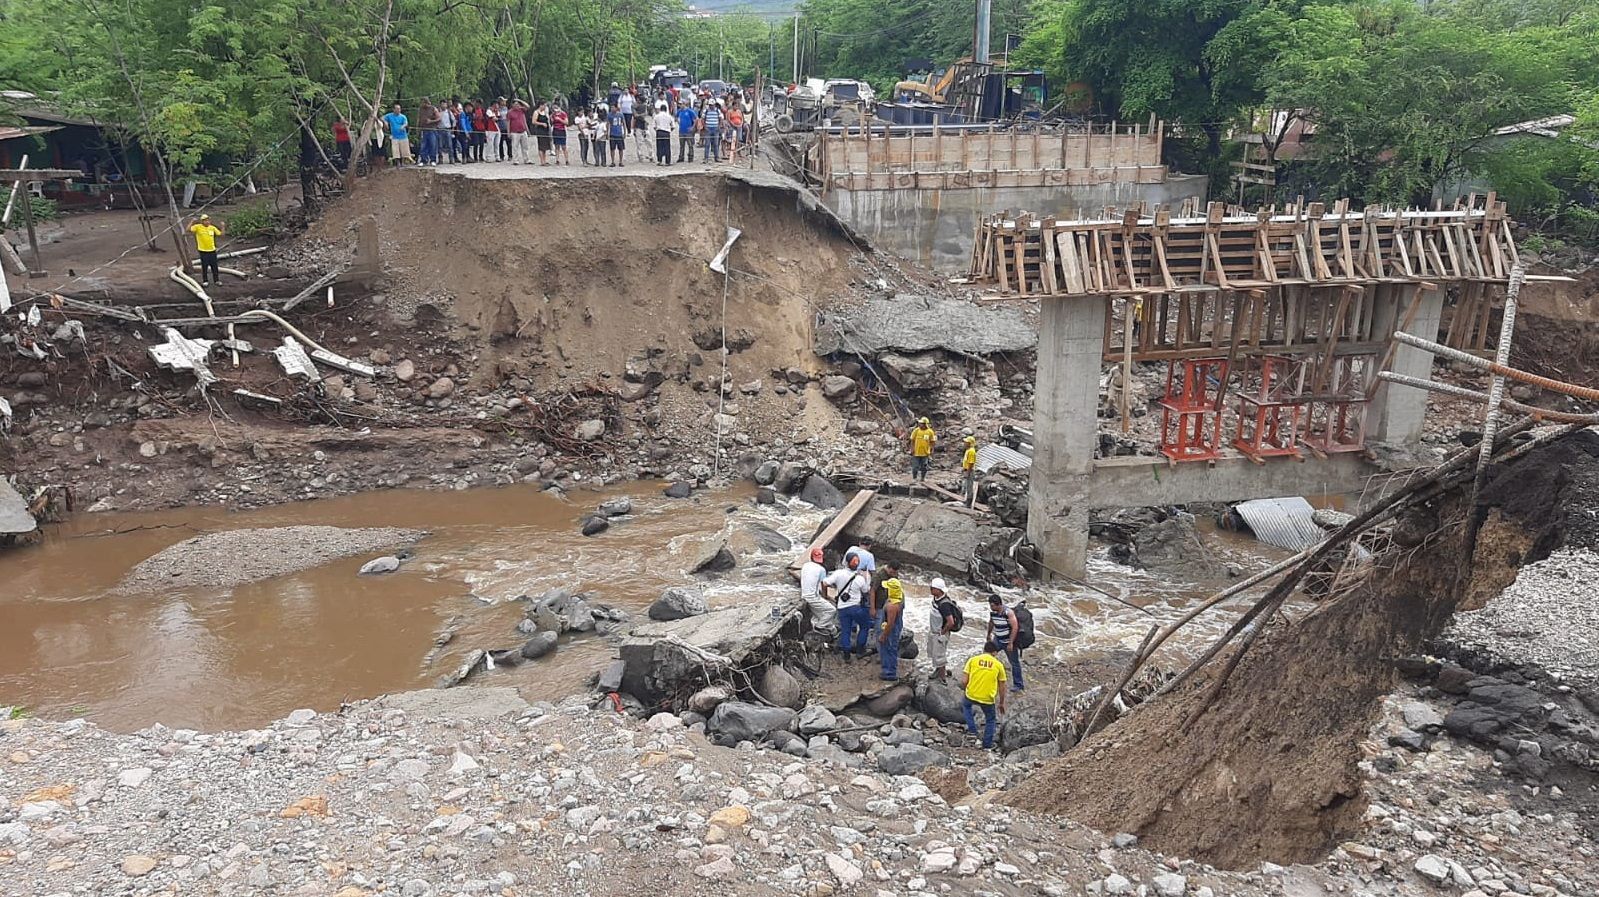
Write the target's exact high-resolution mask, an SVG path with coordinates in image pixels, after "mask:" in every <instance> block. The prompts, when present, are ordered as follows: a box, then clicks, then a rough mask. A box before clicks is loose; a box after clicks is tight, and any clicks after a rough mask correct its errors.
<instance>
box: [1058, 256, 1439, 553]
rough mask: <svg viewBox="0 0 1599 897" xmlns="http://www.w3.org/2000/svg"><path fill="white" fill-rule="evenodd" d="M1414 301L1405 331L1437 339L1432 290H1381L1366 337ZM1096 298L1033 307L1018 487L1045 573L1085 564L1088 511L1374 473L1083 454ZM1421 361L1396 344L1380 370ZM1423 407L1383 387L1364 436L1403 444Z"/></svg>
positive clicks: (1097, 332)
mask: <svg viewBox="0 0 1599 897" xmlns="http://www.w3.org/2000/svg"><path fill="white" fill-rule="evenodd" d="M1418 290H1419V291H1420V292H1419V300H1420V302H1421V305H1419V306H1418V307H1417V309H1416V312H1415V314H1414V315H1412V316H1410V317H1411V322H1410V324H1409V326H1408V327H1407V328H1406V329H1407V330H1408V332H1410V333H1414V334H1416V335H1418V336H1423V337H1426V338H1427V339H1437V337H1438V326H1439V320H1440V318H1441V317H1442V312H1443V292H1442V291H1441V290H1436V289H1422V288H1421V287H1419V286H1416V285H1409V284H1402V285H1395V284H1385V285H1382V286H1381V288H1379V290H1378V293H1377V302H1376V305H1375V308H1374V309H1373V311H1374V313H1375V315H1376V316H1377V320H1376V329H1375V334H1376V335H1378V336H1380V337H1384V338H1385V337H1386V336H1387V335H1389V334H1391V333H1393V331H1394V330H1395V329H1397V326H1398V324H1400V323H1402V322H1403V316H1404V314H1405V309H1406V308H1407V307H1408V305H1409V301H1410V297H1411V296H1414V295H1418V294H1417V291H1418ZM1107 310H1108V303H1107V302H1106V301H1105V300H1104V299H1102V298H1099V297H1076V298H1047V299H1044V300H1043V308H1042V314H1041V320H1040V323H1039V339H1038V375H1037V383H1036V388H1035V391H1034V397H1033V401H1034V412H1033V413H1034V417H1033V468H1032V476H1031V480H1030V486H1029V491H1028V509H1029V510H1028V519H1027V535H1028V538H1029V539H1030V540H1031V541H1032V542H1033V544H1035V545H1037V546H1038V548H1039V551H1040V554H1041V556H1042V559H1043V562H1044V564H1045V566H1046V567H1047V568H1049V569H1051V570H1054V571H1056V572H1058V573H1060V574H1064V575H1066V576H1069V577H1074V578H1079V579H1080V578H1082V577H1083V576H1084V574H1085V565H1086V563H1087V560H1088V517H1089V512H1090V511H1093V510H1099V509H1107V508H1136V507H1148V506H1155V505H1174V504H1187V503H1190V502H1222V501H1245V500H1248V499H1253V498H1277V497H1283V496H1290V495H1318V494H1334V493H1344V492H1355V491H1359V490H1361V489H1363V488H1364V487H1365V485H1366V482H1367V479H1368V478H1369V477H1370V476H1371V475H1372V474H1374V473H1376V472H1377V469H1376V468H1375V467H1374V466H1373V465H1371V464H1370V463H1369V462H1367V461H1366V460H1365V458H1364V457H1362V456H1361V455H1360V454H1359V453H1344V454H1336V455H1331V456H1329V457H1327V458H1325V459H1318V458H1316V457H1315V456H1313V455H1310V454H1308V453H1307V454H1306V456H1305V458H1304V459H1303V460H1293V459H1289V458H1273V459H1269V460H1268V461H1267V463H1265V464H1256V463H1255V462H1253V461H1251V460H1249V459H1248V458H1244V457H1241V456H1240V457H1227V458H1222V459H1220V460H1218V461H1216V462H1214V463H1208V464H1207V463H1187V464H1175V465H1174V464H1171V463H1169V462H1168V461H1167V460H1166V459H1165V458H1148V457H1117V458H1105V459H1100V460H1097V461H1096V460H1095V459H1094V450H1095V448H1096V446H1097V443H1098V439H1099V426H1098V424H1099V418H1098V409H1099V378H1100V374H1101V372H1102V369H1103V360H1102V359H1103V353H1104V335H1105V316H1106V314H1107ZM1431 366H1432V356H1431V355H1429V354H1428V353H1426V352H1423V351H1421V350H1419V349H1412V348H1410V347H1408V346H1403V345H1400V346H1398V347H1397V349H1396V351H1395V353H1394V357H1393V361H1392V363H1391V364H1390V365H1389V367H1390V369H1391V370H1394V371H1398V372H1400V373H1405V374H1410V375H1412V376H1416V377H1426V376H1428V375H1429V372H1430V370H1431ZM1426 409H1427V402H1426V396H1425V394H1423V393H1422V392H1421V391H1420V390H1414V389H1401V388H1394V387H1392V385H1391V384H1390V385H1385V386H1384V387H1383V388H1381V389H1378V390H1376V391H1375V393H1374V398H1373V401H1372V403H1371V407H1370V408H1369V410H1368V412H1367V425H1368V428H1367V434H1368V440H1369V441H1372V442H1388V443H1394V444H1404V443H1411V442H1415V441H1416V440H1417V439H1419V438H1420V436H1421V432H1422V422H1423V417H1424V416H1425V413H1426Z"/></svg>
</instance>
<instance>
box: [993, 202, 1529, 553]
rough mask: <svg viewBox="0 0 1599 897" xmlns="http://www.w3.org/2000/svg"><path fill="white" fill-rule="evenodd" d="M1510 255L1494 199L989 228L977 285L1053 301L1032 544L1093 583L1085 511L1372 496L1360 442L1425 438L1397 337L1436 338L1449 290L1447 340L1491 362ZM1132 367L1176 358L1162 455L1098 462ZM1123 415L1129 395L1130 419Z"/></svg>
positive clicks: (1418, 368)
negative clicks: (1106, 395)
mask: <svg viewBox="0 0 1599 897" xmlns="http://www.w3.org/2000/svg"><path fill="white" fill-rule="evenodd" d="M1518 261H1519V255H1518V253H1517V250H1516V245H1515V241H1514V239H1513V237H1512V234H1511V228H1510V220H1509V218H1508V216H1507V214H1506V209H1505V204H1504V203H1502V202H1499V201H1498V200H1497V198H1496V197H1495V196H1494V195H1493V194H1489V195H1488V196H1486V197H1483V198H1480V199H1479V197H1476V196H1472V197H1470V198H1468V199H1467V200H1465V201H1463V202H1462V203H1461V204H1459V205H1457V206H1456V207H1455V208H1452V209H1435V210H1430V211H1423V210H1391V209H1386V208H1381V207H1372V208H1368V209H1366V210H1364V211H1361V212H1354V211H1351V210H1350V208H1349V204H1348V202H1347V201H1340V202H1338V203H1336V204H1335V205H1333V206H1332V207H1331V208H1330V209H1329V208H1327V207H1325V206H1324V205H1322V204H1320V203H1310V204H1307V205H1303V206H1300V205H1291V206H1289V207H1288V208H1287V209H1286V210H1284V211H1282V212H1277V211H1275V210H1270V209H1267V210H1261V211H1259V212H1257V213H1254V214H1229V213H1228V210H1227V209H1226V207H1224V206H1223V205H1222V204H1220V203H1212V204H1211V205H1210V206H1209V207H1208V208H1207V210H1206V214H1205V215H1204V216H1202V217H1190V218H1178V217H1173V216H1172V215H1171V213H1170V212H1169V211H1168V210H1166V209H1158V210H1156V211H1155V212H1154V214H1152V215H1144V214H1140V213H1139V212H1128V213H1126V214H1124V215H1121V216H1119V217H1115V216H1109V215H1107V216H1106V217H1104V218H1099V219H1079V220H1057V219H1054V218H1048V217H1043V218H1035V217H1032V216H1027V215H999V216H991V217H988V218H986V219H984V220H983V221H982V222H980V223H979V225H978V227H977V231H976V240H975V245H974V247H973V250H972V257H971V267H970V277H969V280H970V281H972V282H975V283H980V284H989V285H992V287H993V288H994V289H995V290H996V291H997V292H998V294H999V296H998V297H996V298H997V299H999V300H1005V299H1035V298H1036V299H1041V300H1042V303H1041V305H1042V317H1041V323H1040V328H1039V331H1040V332H1039V346H1038V371H1037V384H1036V390H1035V412H1034V413H1035V422H1034V424H1035V425H1034V436H1035V439H1034V447H1035V456H1034V463H1033V476H1032V478H1031V486H1030V489H1031V494H1030V497H1029V504H1030V507H1031V510H1032V513H1031V514H1030V520H1029V536H1030V538H1031V539H1032V540H1033V541H1034V542H1035V544H1037V545H1038V546H1039V549H1040V552H1041V554H1042V558H1043V561H1044V563H1045V565H1046V566H1048V567H1050V568H1053V569H1055V570H1058V571H1061V572H1063V573H1066V574H1067V575H1070V576H1081V575H1082V573H1083V569H1084V563H1085V560H1086V556H1087V548H1088V515H1089V512H1090V511H1091V510H1094V509H1099V508H1111V507H1138V506H1146V505H1167V504H1184V503H1189V502H1200V501H1232V500H1242V499H1249V498H1268V497H1277V496H1283V495H1302V494H1313V493H1333V492H1347V491H1354V490H1357V489H1359V488H1361V487H1362V486H1363V484H1364V482H1365V480H1366V478H1367V477H1368V476H1369V475H1370V474H1372V473H1374V472H1375V468H1373V467H1372V466H1371V465H1370V464H1368V463H1367V462H1366V458H1365V456H1366V454H1367V448H1368V444H1369V443H1387V444H1397V445H1405V444H1409V443H1414V442H1416V441H1417V440H1418V439H1419V438H1420V436H1421V432H1422V423H1423V417H1424V415H1425V412H1426V396H1425V395H1424V394H1423V393H1421V392H1419V391H1408V390H1396V389H1386V388H1384V387H1383V385H1382V381H1381V380H1380V379H1379V378H1378V376H1377V375H1378V373H1379V372H1381V371H1384V370H1391V371H1393V372H1395V373H1399V374H1403V375H1408V376H1413V377H1419V378H1425V377H1426V376H1427V374H1428V371H1429V370H1430V368H1431V364H1432V356H1431V355H1430V354H1428V353H1427V352H1425V351H1423V350H1421V349H1419V348H1415V347H1412V346H1409V345H1405V344H1402V343H1400V342H1398V341H1396V340H1395V339H1394V336H1393V334H1394V333H1395V331H1405V332H1407V333H1411V334H1415V335H1417V336H1420V337H1423V338H1425V339H1429V340H1430V339H1435V338H1437V337H1438V335H1439V329H1440V326H1441V322H1442V320H1443V317H1444V305H1445V290H1444V289H1442V288H1443V287H1453V288H1454V289H1455V290H1456V292H1457V293H1458V300H1457V302H1456V306H1455V312H1454V315H1453V318H1452V323H1451V325H1450V327H1449V330H1448V333H1447V334H1446V340H1445V341H1446V342H1447V343H1448V344H1449V345H1451V346H1454V347H1456V348H1461V349H1464V350H1467V351H1474V352H1479V353H1481V352H1485V351H1486V350H1487V349H1488V347H1489V340H1490V337H1489V331H1490V329H1491V327H1492V325H1493V318H1494V313H1495V309H1496V303H1497V302H1498V301H1499V298H1500V296H1501V295H1502V289H1501V288H1502V287H1503V286H1504V285H1506V284H1507V283H1508V281H1509V277H1510V271H1511V269H1512V268H1513V267H1514V266H1515V265H1516V263H1517V262H1518ZM1136 362H1162V363H1165V364H1166V365H1167V366H1168V368H1167V376H1166V378H1165V384H1166V386H1165V390H1164V394H1163V395H1162V396H1161V398H1160V400H1159V403H1158V406H1159V408H1160V412H1161V417H1162V427H1161V441H1160V455H1161V457H1158V458H1147V457H1142V458H1140V457H1117V458H1105V459H1097V458H1096V457H1095V450H1096V446H1097V442H1098V438H1097V437H1098V425H1097V420H1098V409H1099V391H1100V384H1101V380H1102V378H1103V376H1104V374H1105V372H1106V366H1107V365H1118V366H1120V368H1121V378H1122V379H1121V382H1122V383H1124V384H1125V383H1127V382H1128V380H1129V379H1130V377H1131V372H1132V365H1133V364H1134V363H1136ZM1129 411H1130V409H1129V408H1128V398H1127V391H1126V389H1125V388H1124V389H1123V390H1122V395H1121V407H1120V412H1121V418H1122V420H1123V421H1124V425H1125V422H1126V421H1127V420H1128V419H1129V416H1130V415H1129ZM1193 462H1201V463H1193Z"/></svg>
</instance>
